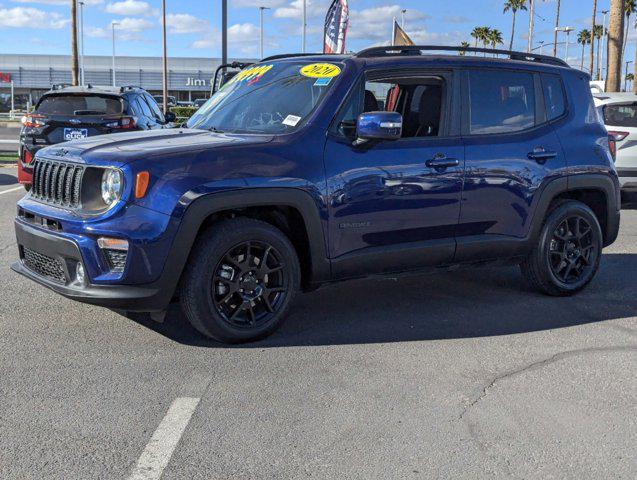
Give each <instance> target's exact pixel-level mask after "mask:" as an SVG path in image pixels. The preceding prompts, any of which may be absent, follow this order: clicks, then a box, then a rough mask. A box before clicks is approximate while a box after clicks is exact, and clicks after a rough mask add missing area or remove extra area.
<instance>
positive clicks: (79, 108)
mask: <svg viewBox="0 0 637 480" xmlns="http://www.w3.org/2000/svg"><path fill="white" fill-rule="evenodd" d="M123 110H124V107H123V105H122V100H121V99H120V98H119V97H107V96H98V95H49V96H47V97H44V98H43V99H42V101H41V102H40V104H39V105H38V107H37V108H36V113H40V114H43V115H69V116H75V115H121V114H122V112H123Z"/></svg>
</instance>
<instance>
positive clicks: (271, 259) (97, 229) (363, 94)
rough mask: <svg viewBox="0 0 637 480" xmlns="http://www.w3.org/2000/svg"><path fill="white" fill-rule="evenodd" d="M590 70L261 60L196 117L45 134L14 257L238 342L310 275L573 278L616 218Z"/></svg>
mask: <svg viewBox="0 0 637 480" xmlns="http://www.w3.org/2000/svg"><path fill="white" fill-rule="evenodd" d="M429 50H451V51H456V52H457V51H460V52H471V53H474V52H475V53H480V54H481V53H483V52H486V53H488V54H489V57H483V56H478V55H475V56H474V55H464V56H461V55H449V54H445V55H441V54H436V55H431V54H430V55H426V54H425V52H427V51H429ZM492 54H499V55H506V56H507V58H504V59H503V58H491V55H492ZM589 81H590V76H589V75H588V74H586V73H584V72H581V71H578V70H575V69H573V68H570V67H569V66H568V65H567V64H566V63H565V62H563V61H561V60H558V59H555V58H553V57H545V56H541V55H531V54H526V53H517V52H502V51H491V50H485V49H469V48H467V49H458V48H456V47H380V48H372V49H369V50H364V51H362V52H360V53H358V54H356V55H343V56H337V55H312V56H298V55H297V56H294V55H292V56H289V57H281V56H279V57H275V58H269V59H268V58H266V59H264V60H262V61H261V62H260V63H259V64H256V65H252V66H250V67H248V68H245V69H244V70H242V71H241V72H239V73H238V74H237V75H236V76H235V77H234V78H233V79H232V80H230V81H229V82H228V83H227V84H226V85H225V86H224V87H223V89H222V90H220V91H219V92H217V94H216V95H214V96H213V97H212V98H211V99H210V100H209V101H208V102H207V103H206V104H205V105H204V106H203V107H201V109H199V110H198V112H197V113H195V114H194V115H193V116H192V118H190V120H189V121H188V123H187V128H182V129H172V130H166V131H161V132H153V133H152V134H145V135H144V134H139V133H131V134H127V135H119V136H105V137H100V138H96V139H88V140H82V141H78V142H74V143H70V144H68V145H65V146H64V148H60V147H57V148H55V147H51V148H47V149H45V150H42V151H41V152H39V153H38V155H37V157H36V159H35V177H34V178H35V182H34V187H33V190H32V192H31V194H30V195H27V196H26V197H25V198H23V199H22V200H21V201H20V202H19V204H18V212H17V218H16V221H15V228H16V235H17V245H18V251H19V255H20V258H19V261H18V262H16V263H15V264H14V265H13V268H14V269H15V270H16V271H17V272H19V273H21V274H22V275H25V276H26V277H28V278H30V279H32V280H34V281H36V282H38V283H40V284H42V285H45V286H47V287H49V288H51V289H53V290H54V291H56V292H59V293H60V294H62V295H65V296H67V297H69V298H73V299H76V300H79V301H82V302H88V303H92V304H96V305H102V306H106V307H110V308H113V309H117V310H124V311H137V312H152V313H153V316H154V318H155V319H159V320H160V319H162V318H163V316H162V315H163V313H164V312H165V311H166V309H167V308H168V306H169V304H170V302H171V301H172V300H179V301H180V302H181V304H182V307H183V310H184V312H185V314H186V317H187V318H188V320H189V321H190V323H191V324H192V325H193V326H194V327H195V328H197V329H198V330H199V331H200V332H202V333H203V334H204V335H207V336H210V337H213V338H216V339H218V340H222V341H226V342H242V341H248V340H254V339H257V338H261V337H263V336H265V335H268V334H269V333H271V332H273V331H274V330H275V329H276V328H277V327H278V326H279V325H280V324H281V322H282V321H283V319H284V318H285V316H286V313H287V312H288V311H289V309H290V305H291V304H292V302H293V300H294V298H295V295H296V292H297V291H298V290H299V289H302V290H305V291H308V290H311V289H313V288H316V287H318V286H320V285H322V284H325V283H328V282H335V281H341V280H346V279H351V278H361V277H366V276H373V275H383V274H389V275H398V274H406V273H413V272H419V271H423V270H428V269H429V270H434V271H435V270H438V271H440V270H443V269H445V270H446V269H454V268H457V267H459V266H478V265H485V264H489V263H496V264H509V265H520V266H521V270H522V273H523V275H524V276H525V277H526V279H527V280H528V282H529V284H530V285H531V286H532V287H534V288H535V289H537V290H538V291H540V292H543V293H545V294H548V295H553V296H565V295H573V294H575V293H577V292H579V291H580V290H582V289H583V288H584V287H586V286H587V285H588V284H589V283H590V282H591V281H592V280H593V278H594V277H595V274H596V272H597V270H598V268H599V265H600V260H601V258H602V249H603V248H604V247H606V246H608V245H610V244H612V243H613V242H614V241H615V240H616V238H617V234H618V229H619V220H620V200H619V183H618V178H617V172H616V170H615V166H614V158H613V155H612V150H611V142H610V140H609V137H608V132H607V131H606V129H605V128H604V125H603V124H602V122H601V121H600V117H599V115H598V112H597V110H596V109H595V106H594V104H593V98H592V96H591V91H590V87H589ZM427 293H428V292H426V291H423V292H422V295H423V298H425V297H426V296H427ZM462 294H463V292H446V293H445V295H448V297H449V299H450V301H453V300H452V299H453V295H462ZM395 301H396V302H400V301H401V299H400V298H397V299H395ZM373 302H374V301H373V300H372V302H371V305H370V307H369V308H373ZM521 308H524V307H523V306H521ZM387 321H388V322H391V321H392V319H391V318H388V319H387ZM423 321H426V312H423ZM361 328H365V325H363V324H362V325H361Z"/></svg>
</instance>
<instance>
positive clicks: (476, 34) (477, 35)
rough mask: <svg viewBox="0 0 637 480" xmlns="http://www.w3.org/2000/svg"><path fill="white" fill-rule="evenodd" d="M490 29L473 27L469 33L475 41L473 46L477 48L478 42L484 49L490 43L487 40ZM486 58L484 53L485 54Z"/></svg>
mask: <svg viewBox="0 0 637 480" xmlns="http://www.w3.org/2000/svg"><path fill="white" fill-rule="evenodd" d="M490 32H491V29H490V28H489V27H475V28H474V29H473V31H472V32H471V36H472V37H473V38H474V39H475V46H476V48H477V47H478V42H481V43H482V46H483V47H484V48H487V45H488V44H489V43H490V42H491V40H490V39H489V33H490ZM485 56H486V53H485Z"/></svg>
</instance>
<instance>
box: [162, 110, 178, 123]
mask: <svg viewBox="0 0 637 480" xmlns="http://www.w3.org/2000/svg"><path fill="white" fill-rule="evenodd" d="M164 118H165V119H166V123H171V122H174V121H175V120H177V115H175V114H174V113H173V112H171V111H168V112H166V115H164Z"/></svg>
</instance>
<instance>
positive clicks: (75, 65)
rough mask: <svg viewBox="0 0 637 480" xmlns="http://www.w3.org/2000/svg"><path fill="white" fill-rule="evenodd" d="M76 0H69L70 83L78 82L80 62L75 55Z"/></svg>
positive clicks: (75, 83) (76, 83)
mask: <svg viewBox="0 0 637 480" xmlns="http://www.w3.org/2000/svg"><path fill="white" fill-rule="evenodd" d="M77 55H78V54H77V0H71V83H72V84H73V85H78V84H79V76H80V64H79V60H78V56H77Z"/></svg>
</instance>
